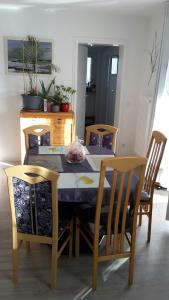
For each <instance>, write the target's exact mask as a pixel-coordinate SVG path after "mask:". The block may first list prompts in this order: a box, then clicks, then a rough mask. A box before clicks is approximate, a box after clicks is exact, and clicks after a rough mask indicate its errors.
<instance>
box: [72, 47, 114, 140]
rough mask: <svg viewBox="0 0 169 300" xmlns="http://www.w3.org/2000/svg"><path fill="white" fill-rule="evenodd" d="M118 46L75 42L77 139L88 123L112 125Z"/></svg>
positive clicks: (82, 134) (82, 133)
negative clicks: (76, 54) (76, 61)
mask: <svg viewBox="0 0 169 300" xmlns="http://www.w3.org/2000/svg"><path fill="white" fill-rule="evenodd" d="M119 48H120V47H119V46H110V45H98V44H96V45H88V44H79V45H78V66H77V104H76V134H77V135H78V136H79V137H81V138H84V135H85V127H86V126H88V125H92V124H108V125H112V126H113V125H114V116H115V103H116V87H117V78H118V65H119ZM80 99H81V100H80ZM79 100H80V101H79Z"/></svg>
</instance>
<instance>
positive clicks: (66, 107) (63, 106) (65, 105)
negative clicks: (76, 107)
mask: <svg viewBox="0 0 169 300" xmlns="http://www.w3.org/2000/svg"><path fill="white" fill-rule="evenodd" d="M60 110H61V111H62V112H68V111H69V103H61V105H60Z"/></svg>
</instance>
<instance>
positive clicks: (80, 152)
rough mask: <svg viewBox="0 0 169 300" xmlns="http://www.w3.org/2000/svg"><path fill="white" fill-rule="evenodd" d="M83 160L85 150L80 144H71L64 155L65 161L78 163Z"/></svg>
mask: <svg viewBox="0 0 169 300" xmlns="http://www.w3.org/2000/svg"><path fill="white" fill-rule="evenodd" d="M84 159H85V150H84V147H83V146H82V145H81V144H80V142H75V143H73V144H72V145H71V146H70V148H69V149H68V152H67V154H66V160H67V162H69V163H80V162H82V161H84Z"/></svg>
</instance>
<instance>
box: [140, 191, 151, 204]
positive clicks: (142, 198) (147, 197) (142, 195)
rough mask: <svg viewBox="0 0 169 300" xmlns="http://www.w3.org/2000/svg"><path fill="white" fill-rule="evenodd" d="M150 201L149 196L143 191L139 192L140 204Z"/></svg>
mask: <svg viewBox="0 0 169 300" xmlns="http://www.w3.org/2000/svg"><path fill="white" fill-rule="evenodd" d="M149 201H150V196H149V195H148V193H147V192H146V191H145V190H142V191H141V202H149Z"/></svg>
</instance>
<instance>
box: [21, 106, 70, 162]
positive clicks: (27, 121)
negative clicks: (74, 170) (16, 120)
mask: <svg viewBox="0 0 169 300" xmlns="http://www.w3.org/2000/svg"><path fill="white" fill-rule="evenodd" d="M38 124H45V125H49V126H50V127H51V145H69V144H70V143H72V142H73V141H74V112H73V111H69V112H65V113H64V112H58V113H53V112H47V113H45V112H26V111H23V110H21V112H20V130H21V132H20V135H21V160H22V161H23V159H24V156H25V140H24V134H23V129H24V128H27V127H29V126H33V125H38Z"/></svg>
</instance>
